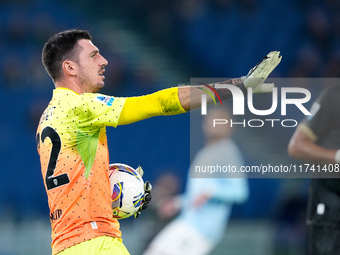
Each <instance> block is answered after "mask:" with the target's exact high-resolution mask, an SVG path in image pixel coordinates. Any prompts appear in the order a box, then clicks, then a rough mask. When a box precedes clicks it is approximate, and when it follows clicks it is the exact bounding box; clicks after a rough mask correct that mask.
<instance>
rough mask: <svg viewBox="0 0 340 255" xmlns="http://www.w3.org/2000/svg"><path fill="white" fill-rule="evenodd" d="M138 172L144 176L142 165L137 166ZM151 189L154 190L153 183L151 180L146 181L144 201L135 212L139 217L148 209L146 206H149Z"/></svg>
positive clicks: (136, 216)
mask: <svg viewBox="0 0 340 255" xmlns="http://www.w3.org/2000/svg"><path fill="white" fill-rule="evenodd" d="M136 171H137V173H139V175H140V176H141V177H143V175H144V171H143V169H142V167H141V166H138V167H137V168H136ZM151 190H152V185H151V183H150V182H149V181H146V182H145V183H144V197H143V202H142V205H141V206H140V207H139V209H138V211H137V212H136V213H135V214H134V216H135V218H136V219H137V218H138V216H139V215H140V214H141V213H142V211H144V210H146V208H148V206H149V203H150V201H151V198H152V197H151Z"/></svg>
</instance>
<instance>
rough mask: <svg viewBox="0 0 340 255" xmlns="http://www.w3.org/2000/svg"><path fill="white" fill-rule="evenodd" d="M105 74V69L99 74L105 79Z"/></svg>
mask: <svg viewBox="0 0 340 255" xmlns="http://www.w3.org/2000/svg"><path fill="white" fill-rule="evenodd" d="M104 73H105V68H103V69H102V70H101V71H100V72H99V75H100V76H102V77H103V78H105V76H104Z"/></svg>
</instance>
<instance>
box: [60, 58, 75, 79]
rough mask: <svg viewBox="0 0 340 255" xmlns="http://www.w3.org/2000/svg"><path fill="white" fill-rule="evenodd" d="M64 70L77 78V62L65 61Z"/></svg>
mask: <svg viewBox="0 0 340 255" xmlns="http://www.w3.org/2000/svg"><path fill="white" fill-rule="evenodd" d="M62 68H63V71H64V72H65V74H67V75H70V76H76V75H77V74H78V66H77V64H76V63H75V62H73V61H71V60H65V61H64V62H63V63H62Z"/></svg>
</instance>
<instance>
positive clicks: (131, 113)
mask: <svg viewBox="0 0 340 255" xmlns="http://www.w3.org/2000/svg"><path fill="white" fill-rule="evenodd" d="M280 61H281V56H280V52H278V51H273V52H270V53H269V54H268V55H267V56H265V57H264V58H263V59H262V61H261V62H259V63H258V64H257V65H256V66H255V67H254V68H252V69H251V70H250V71H249V73H248V75H247V76H245V77H241V78H237V79H231V80H228V81H226V82H224V84H232V85H235V86H236V87H239V88H240V89H241V90H242V91H243V93H246V91H247V88H253V93H265V92H271V91H272V90H273V87H274V84H265V83H263V82H264V81H265V80H266V79H267V77H268V75H269V74H270V73H271V72H272V71H273V70H274V68H275V67H276V66H277V65H278V64H279V63H280ZM209 86H210V85H209ZM211 86H212V89H211V90H212V91H213V90H214V91H215V92H216V93H217V94H218V96H219V97H220V99H221V100H223V99H226V98H230V97H232V94H231V92H230V90H229V89H227V88H217V87H216V84H213V85H211ZM202 87H203V86H197V87H195V86H183V87H178V88H169V89H164V90H160V91H157V92H155V93H153V94H149V95H146V96H140V97H128V98H127V99H126V101H125V103H124V107H123V110H122V112H121V115H120V118H119V122H118V125H125V124H129V123H133V122H137V121H140V120H143V119H147V118H150V117H153V116H160V115H174V114H180V113H184V112H186V111H189V110H193V109H196V108H199V107H200V106H201V95H202V94H204V93H206V92H205V91H203V90H202V89H201V88H202ZM212 102H213V99H211V98H210V99H208V103H212Z"/></svg>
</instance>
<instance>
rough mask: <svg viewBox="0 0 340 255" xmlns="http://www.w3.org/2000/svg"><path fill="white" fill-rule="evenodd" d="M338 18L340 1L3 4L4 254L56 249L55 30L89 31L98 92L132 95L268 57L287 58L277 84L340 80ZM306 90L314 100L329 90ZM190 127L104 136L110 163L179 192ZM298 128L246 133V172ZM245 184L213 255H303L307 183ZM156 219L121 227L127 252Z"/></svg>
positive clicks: (0, 234) (231, 71)
mask: <svg viewBox="0 0 340 255" xmlns="http://www.w3.org/2000/svg"><path fill="white" fill-rule="evenodd" d="M339 10H340V3H339V2H338V1H336V0H327V1H317V0H308V1H307V0H287V1H279V0H275V1H273V0H182V1H175V0H168V1H157V0H149V1H144V0H139V1H133V0H126V1H124V3H120V1H108V0H102V1H100V2H98V1H92V0H89V1H80V0H78V1H77V0H68V1H66V0H60V1H57V0H51V1H44V0H11V1H6V0H1V1H0V53H1V54H0V102H1V107H0V115H1V121H0V130H1V132H0V140H1V145H0V161H1V162H2V164H1V176H2V178H1V179H0V224H1V225H0V255H16V254H49V253H50V247H49V245H50V226H49V216H48V207H47V199H46V194H45V191H44V187H43V181H42V177H41V174H40V165H39V159H38V154H37V152H36V145H35V129H36V125H37V121H38V118H39V117H40V114H41V112H42V110H43V108H44V107H45V106H46V104H47V103H48V101H49V99H50V97H51V94H52V89H53V83H52V81H51V80H50V78H49V77H48V75H47V74H46V72H45V70H44V69H43V66H42V64H41V61H40V56H41V49H42V47H43V44H44V42H45V41H46V39H48V38H49V37H50V36H51V35H52V34H54V33H55V32H58V31H60V30H64V29H69V28H74V27H78V28H82V29H88V30H89V31H90V32H91V33H92V35H93V37H94V39H93V41H94V43H95V44H96V45H97V46H98V47H99V48H100V50H101V52H102V54H103V55H104V56H105V57H106V58H107V59H108V61H109V66H108V68H107V71H106V88H105V89H104V90H103V91H102V92H103V93H107V94H112V95H115V96H133V95H141V94H145V93H150V92H154V91H156V90H158V89H161V88H166V87H169V86H177V85H178V84H183V83H188V82H189V81H190V77H236V76H241V75H244V74H245V73H246V72H247V71H248V69H249V68H250V67H252V66H253V65H254V64H255V63H257V62H258V60H259V59H260V58H261V57H262V56H264V55H265V54H267V53H268V52H269V51H270V50H280V51H281V54H282V55H283V61H282V62H281V64H280V65H279V67H278V68H277V70H275V71H274V73H273V75H272V77H293V78H294V77H309V78H313V77H315V78H316V77H339V75H340V48H339V37H340V15H339ZM307 88H308V89H309V90H310V91H311V93H312V99H314V98H315V96H316V95H317V93H318V92H319V91H320V90H321V89H322V85H320V84H317V85H314V86H312V85H309V86H308V87H307ZM302 117H303V116H302V115H301V114H299V113H296V115H295V118H296V119H298V120H300V119H301V118H302ZM189 122H190V121H189V114H184V115H181V116H174V117H167V118H164V117H157V118H153V119H149V120H146V121H143V122H140V123H135V124H132V125H128V126H124V127H118V128H116V129H113V128H109V129H108V139H109V146H110V152H111V161H112V162H113V161H115V162H124V163H127V164H130V165H132V166H137V165H138V164H140V165H142V166H143V168H144V169H145V172H146V174H145V179H148V180H151V181H152V182H153V183H162V182H158V181H159V179H160V178H161V177H164V178H168V179H167V180H172V181H173V182H171V183H172V185H170V187H168V186H164V185H163V186H162V185H161V189H162V188H163V189H172V192H174V193H177V192H180V191H182V190H183V186H184V183H185V178H186V173H187V168H188V165H189V158H190V148H189V147H190V139H189V137H190V134H189V130H190V128H189V126H190V125H189ZM281 131H282V130H281ZM292 132H293V130H284V132H283V131H282V132H280V135H279V136H278V135H277V133H274V132H263V131H261V132H260V131H255V133H252V132H243V133H242V135H237V134H236V139H237V140H236V141H237V142H238V143H239V145H240V146H241V148H242V149H243V150H244V153H245V156H246V158H247V163H248V164H256V163H258V162H262V161H261V160H268V158H270V159H271V162H277V163H282V162H288V161H291V159H289V158H288V157H287V155H286V147H287V143H288V140H289V138H290V136H291V135H292ZM273 139H274V141H275V143H273V142H272V141H273ZM252 148H256V153H255V150H253V149H252ZM268 151H270V153H268ZM169 172H171V173H172V174H173V175H174V176H168V175H167V174H168V173H169ZM249 182H250V189H251V190H250V192H251V194H250V198H249V201H248V202H247V203H246V204H244V205H242V206H238V207H236V208H235V210H234V213H233V217H232V221H231V224H230V226H229V229H228V231H227V234H226V237H225V242H224V243H223V244H222V245H221V246H219V247H218V248H217V249H216V251H215V253H214V254H240V255H246V254H287V255H290V254H304V249H305V227H304V224H305V223H304V213H305V204H306V195H307V187H308V180H305V179H251V180H249ZM167 183H168V184H169V183H170V182H167ZM156 187H157V188H159V185H158V186H156ZM157 217H158V216H157V215H156V213H155V211H154V209H153V208H151V209H150V211H149V213H148V215H145V216H142V217H141V218H140V219H139V220H138V221H137V220H133V219H128V220H124V221H122V223H121V224H122V229H123V237H124V240H125V242H126V245H127V246H128V248H129V249H130V251H131V253H132V254H136V255H138V254H140V250H141V249H142V247H143V246H144V245H145V243H146V242H147V239H148V238H150V236H151V232H152V229H157V225H156V224H157V222H158V223H159V224H160V225H161V224H164V223H165V221H164V220H162V219H161V218H157ZM211 217H212V216H211V215H210V216H207V220H209V218H211ZM158 227H159V225H158ZM140 235H141V236H140ZM245 244H246V245H245Z"/></svg>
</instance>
